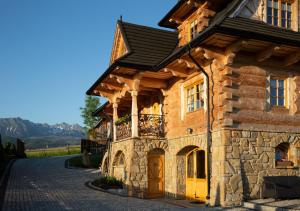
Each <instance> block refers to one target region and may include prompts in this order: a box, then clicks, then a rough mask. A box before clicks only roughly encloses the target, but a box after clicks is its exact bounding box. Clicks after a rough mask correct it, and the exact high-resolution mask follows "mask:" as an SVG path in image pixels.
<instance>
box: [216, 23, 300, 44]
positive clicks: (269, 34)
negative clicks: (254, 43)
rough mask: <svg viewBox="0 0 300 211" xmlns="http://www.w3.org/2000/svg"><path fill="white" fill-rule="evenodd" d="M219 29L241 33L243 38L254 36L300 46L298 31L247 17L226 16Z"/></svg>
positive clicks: (228, 32) (233, 33) (230, 32)
mask: <svg viewBox="0 0 300 211" xmlns="http://www.w3.org/2000/svg"><path fill="white" fill-rule="evenodd" d="M219 30H221V31H224V32H226V33H227V34H232V35H242V36H243V37H245V38H253V37H255V38H256V39H261V40H265V41H270V42H274V43H277V44H288V45H293V46H298V47H299V46H300V33H299V32H295V31H292V30H287V29H283V28H278V27H274V26H272V25H269V24H267V23H265V22H262V21H256V20H252V19H247V18H239V17H236V18H226V19H224V21H223V22H222V23H221V24H220V26H219Z"/></svg>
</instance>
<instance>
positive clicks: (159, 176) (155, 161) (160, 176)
mask: <svg viewBox="0 0 300 211" xmlns="http://www.w3.org/2000/svg"><path fill="white" fill-rule="evenodd" d="M164 162H165V158H164V155H163V154H150V155H148V198H160V197H163V196H164V177H165V175H164Z"/></svg>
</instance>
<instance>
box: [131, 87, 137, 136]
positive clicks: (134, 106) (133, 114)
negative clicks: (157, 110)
mask: <svg viewBox="0 0 300 211" xmlns="http://www.w3.org/2000/svg"><path fill="white" fill-rule="evenodd" d="M131 96H132V106H131V132H132V137H133V138H136V137H138V136H139V117H138V105H137V96H138V91H131Z"/></svg>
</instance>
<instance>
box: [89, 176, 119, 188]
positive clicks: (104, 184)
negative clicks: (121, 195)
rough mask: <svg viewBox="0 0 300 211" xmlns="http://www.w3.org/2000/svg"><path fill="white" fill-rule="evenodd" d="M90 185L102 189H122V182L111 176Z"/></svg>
mask: <svg viewBox="0 0 300 211" xmlns="http://www.w3.org/2000/svg"><path fill="white" fill-rule="evenodd" d="M92 184H93V185H95V186H97V187H100V188H103V189H113V188H123V182H122V181H121V180H118V179H117V178H115V177H113V176H107V177H102V178H100V179H97V180H95V181H93V182H92Z"/></svg>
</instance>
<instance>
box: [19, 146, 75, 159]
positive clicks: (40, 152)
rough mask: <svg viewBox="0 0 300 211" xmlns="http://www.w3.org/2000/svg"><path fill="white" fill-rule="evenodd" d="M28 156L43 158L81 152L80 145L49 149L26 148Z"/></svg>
mask: <svg viewBox="0 0 300 211" xmlns="http://www.w3.org/2000/svg"><path fill="white" fill-rule="evenodd" d="M25 153H26V155H27V157H28V158H43V157H54V156H64V155H76V154H80V146H69V147H58V148H48V149H37V150H26V151H25Z"/></svg>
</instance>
